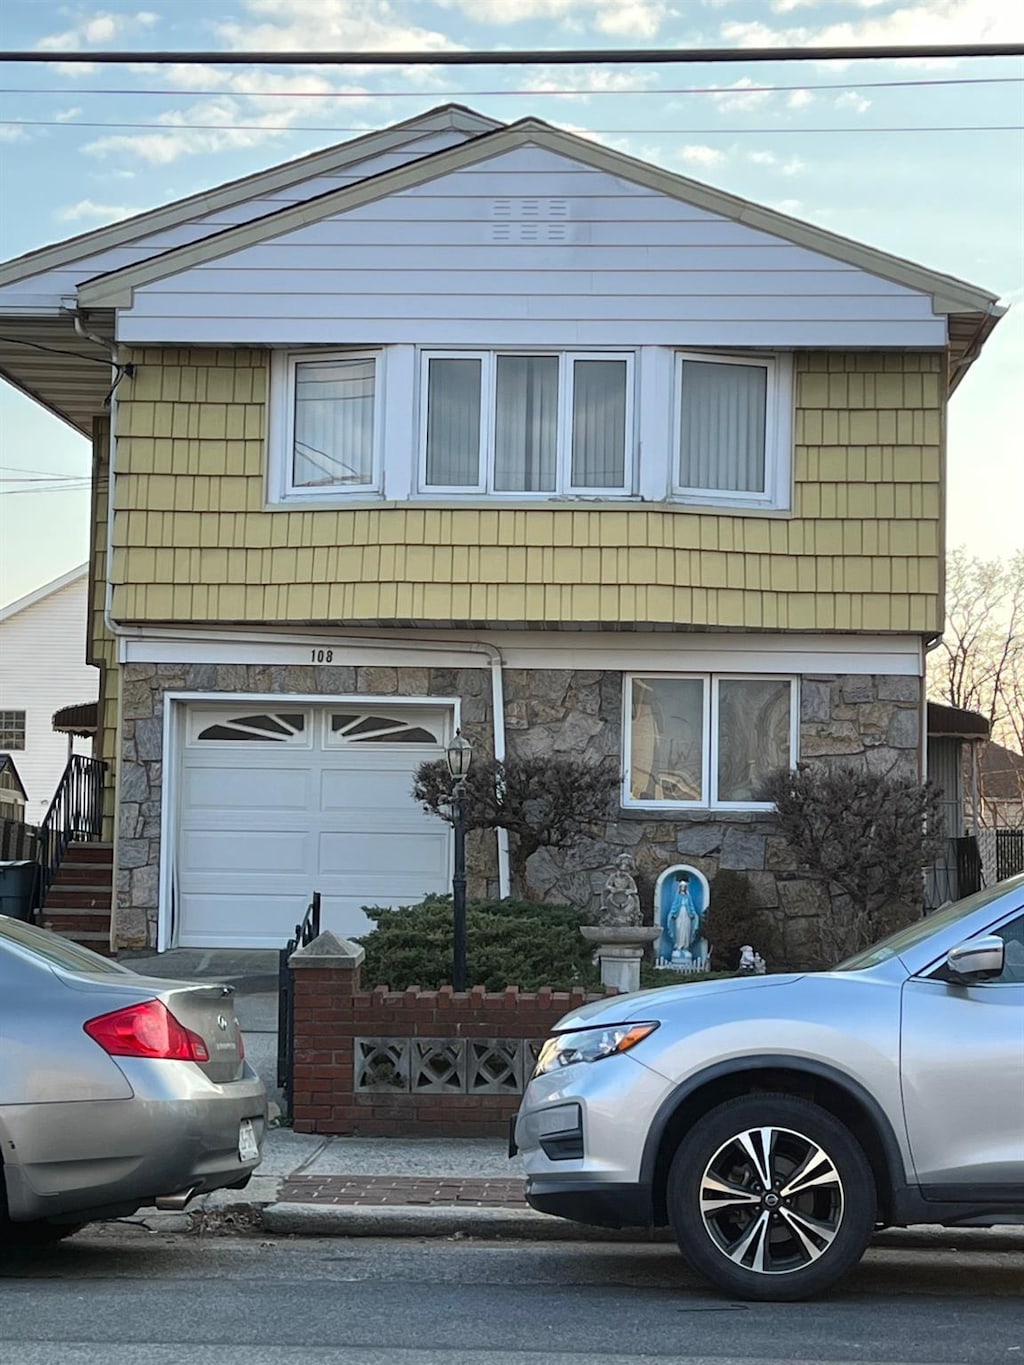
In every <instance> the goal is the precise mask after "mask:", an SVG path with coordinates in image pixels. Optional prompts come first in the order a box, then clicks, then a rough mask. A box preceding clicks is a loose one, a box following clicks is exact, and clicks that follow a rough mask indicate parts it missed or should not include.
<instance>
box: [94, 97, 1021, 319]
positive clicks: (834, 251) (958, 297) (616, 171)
mask: <svg viewBox="0 0 1024 1365" xmlns="http://www.w3.org/2000/svg"><path fill="white" fill-rule="evenodd" d="M526 144H530V145H533V146H538V147H544V148H546V149H547V150H548V151H551V152H553V153H555V154H556V155H560V156H564V157H567V158H569V159H571V160H574V161H577V162H580V163H582V164H584V165H588V166H592V167H594V168H596V169H599V170H603V171H605V172H607V173H608V174H610V175H615V176H619V177H620V178H622V179H624V180H628V181H631V182H633V183H634V184H638V185H643V186H645V187H646V188H648V189H652V190H654V191H655V192H657V193H661V194H665V195H667V196H669V197H670V198H674V199H678V200H680V201H682V202H684V203H687V204H691V205H693V206H695V207H698V208H702V209H705V210H707V211H709V212H712V213H717V214H720V215H721V216H722V217H725V218H728V219H731V220H732V221H734V222H738V223H742V224H744V225H745V226H746V227H750V228H753V229H755V230H757V231H760V232H766V233H769V234H771V235H772V236H775V237H778V238H780V239H781V240H783V241H788V242H791V243H793V244H794V245H796V246H801V247H805V248H807V249H808V250H811V251H817V252H820V253H822V254H823V255H826V256H829V257H831V258H832V259H834V260H838V261H842V262H843V263H844V264H846V265H851V266H854V267H855V268H857V269H860V270H864V271H866V272H867V273H869V274H874V275H878V276H880V277H882V278H883V279H887V280H891V281H893V282H894V283H896V284H901V285H903V286H904V287H905V288H908V289H911V290H914V291H916V292H918V293H922V294H926V295H928V296H929V297H930V298H931V300H932V307H933V310H934V312H935V313H936V315H937V316H938V315H942V314H945V313H949V312H956V313H964V312H966V313H978V312H980V313H983V314H988V315H991V316H993V317H997V316H1001V314H1002V313H1003V312H1004V311H1005V309H1002V308H1000V306H999V302H998V297H997V296H996V295H995V294H991V293H989V291H987V290H984V289H979V288H978V287H976V286H975V285H971V284H968V283H966V282H965V281H963V280H957V279H955V278H953V277H952V276H949V275H943V274H939V273H937V272H935V271H932V270H928V269H926V268H925V267H923V266H919V265H915V264H914V263H913V262H910V261H907V260H904V259H903V258H902V257H899V256H893V255H890V254H889V253H888V252H884V251H878V250H876V249H875V248H874V247H869V246H865V245H863V244H862V243H859V242H854V241H851V240H850V239H849V238H846V237H840V236H839V235H838V234H836V233H833V232H827V231H826V230H825V229H824V228H819V227H815V226H813V225H812V224H810V223H803V222H800V221H799V220H798V219H795V218H790V217H788V216H787V215H785V214H782V213H777V212H776V211H775V210H774V209H768V208H764V207H762V206H761V205H759V204H753V203H751V202H750V201H749V200H747V199H741V198H739V197H738V196H737V195H733V194H727V193H726V192H725V191H724V190H718V189H714V188H713V187H712V186H710V185H703V184H701V183H700V182H699V181H696V180H689V179H687V178H686V177H684V176H680V175H675V174H673V173H672V172H670V171H665V170H662V169H660V168H659V167H657V166H652V165H650V164H648V163H647V162H644V161H639V160H637V159H636V158H635V157H631V156H626V155H625V153H623V152H618V151H614V150H613V149H611V148H609V147H604V146H601V145H599V144H598V143H594V142H591V141H589V140H588V139H586V138H581V137H577V136H576V135H575V134H573V133H565V132H562V131H561V130H559V129H556V128H553V127H551V126H550V125H549V124H546V123H543V122H541V121H540V120H537V119H524V120H522V121H520V122H519V123H514V124H510V125H509V126H508V127H503V128H500V129H498V130H497V131H495V132H492V133H489V134H487V135H485V136H482V137H479V138H475V139H473V140H472V141H470V142H464V143H462V144H460V145H459V146H457V147H450V148H448V149H446V150H445V151H441V152H434V153H433V154H432V155H430V156H425V157H421V158H419V159H418V160H416V161H414V162H409V163H406V164H405V165H403V166H399V167H396V168H395V169H394V170H391V171H384V172H382V173H381V174H379V175H375V176H371V177H369V178H368V179H366V180H362V181H359V182H358V183H357V184H355V185H350V186H348V187H346V188H344V189H339V190H331V191H329V192H328V193H326V194H323V195H320V196H319V197H317V198H314V199H311V200H307V201H305V202H304V203H302V204H294V205H289V206H288V207H287V208H284V209H280V210H278V212H276V213H270V214H267V215H265V216H263V217H261V218H259V219H256V220H253V221H252V222H249V223H243V224H239V225H238V226H237V227H233V228H228V229H226V230H225V231H223V232H220V233H215V234H213V235H212V236H210V237H205V238H203V239H202V240H201V241H199V242H193V243H189V244H187V245H185V246H181V247H175V248H174V249H173V250H171V251H167V252H164V253H163V254H161V255H159V256H154V257H152V258H150V259H149V260H147V261H140V262H137V263H136V264H134V265H129V266H123V267H122V268H121V269H120V270H114V271H111V272H109V273H108V274H106V275H98V276H95V277H94V278H93V279H92V280H87V281H85V282H84V283H83V284H82V285H80V286H79V290H78V298H79V303H80V305H81V306H82V307H85V308H95V307H107V308H130V307H131V305H132V299H133V290H134V289H136V288H139V287H142V286H144V285H146V284H150V283H153V282H154V281H156V280H161V279H166V278H168V277H169V276H172V275H177V274H180V273H182V272H183V271H186V270H190V269H192V268H193V267H195V266H197V265H203V264H205V263H206V262H208V261H212V260H217V259H219V258H221V257H223V256H227V255H231V254H232V253H234V252H236V251H239V250H241V249H243V248H244V247H248V246H254V245H256V244H257V243H259V242H264V241H268V240H270V239H272V238H274V237H278V236H281V235H283V234H284V233H288V232H294V231H296V230H297V229H299V228H302V227H306V226H308V225H309V224H311V223H316V222H320V221H322V220H323V219H324V218H328V217H331V216H333V215H335V214H339V213H345V212H347V211H348V210H350V209H353V208H357V207H359V206H361V205H363V204H367V203H372V202H374V201H376V200H378V199H383V198H386V197H387V196H388V195H391V194H397V193H400V192H401V191H403V190H408V189H412V188H414V187H415V186H418V185H422V184H426V183H428V182H429V181H431V180H436V179H438V178H440V177H441V176H444V175H449V174H451V173H452V172H454V171H459V170H463V169H465V168H466V167H467V166H472V165H477V164H479V163H480V162H483V161H488V160H491V159H493V158H494V157H496V156H500V155H502V154H503V153H504V152H508V151H512V150H513V149H515V148H517V147H521V146H524V145H526Z"/></svg>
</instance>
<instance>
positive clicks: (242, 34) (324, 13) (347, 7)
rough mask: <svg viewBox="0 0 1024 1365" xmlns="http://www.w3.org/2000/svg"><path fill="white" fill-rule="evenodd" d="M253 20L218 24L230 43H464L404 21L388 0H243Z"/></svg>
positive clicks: (443, 46) (391, 47) (433, 46)
mask: <svg viewBox="0 0 1024 1365" xmlns="http://www.w3.org/2000/svg"><path fill="white" fill-rule="evenodd" d="M243 4H244V7H245V12H246V16H247V18H248V16H251V19H252V22H239V21H238V20H236V19H229V20H224V21H222V22H220V23H218V24H217V25H216V30H217V32H218V33H219V34H220V36H221V38H223V39H224V41H225V42H226V43H227V45H228V46H229V47H232V48H236V49H253V48H263V49H265V50H267V51H269V52H281V51H284V50H287V49H293V50H295V49H298V50H306V51H310V50H313V49H316V50H320V49H342V50H344V49H346V48H347V49H349V50H351V51H358V50H360V49H361V50H364V51H367V50H368V51H380V52H385V51H387V52H401V51H405V50H407V49H420V50H426V51H428V52H441V51H445V50H447V49H450V48H456V47H458V46H460V45H459V44H458V43H453V42H452V41H451V39H449V38H447V37H446V36H445V35H444V34H443V33H438V32H436V31H435V30H433V29H426V28H420V27H418V26H417V25H415V24H406V23H404V22H403V21H401V20H400V19H399V18H398V16H397V15H396V13H395V10H394V7H393V6H392V5H391V4H390V3H389V0H376V2H374V0H243Z"/></svg>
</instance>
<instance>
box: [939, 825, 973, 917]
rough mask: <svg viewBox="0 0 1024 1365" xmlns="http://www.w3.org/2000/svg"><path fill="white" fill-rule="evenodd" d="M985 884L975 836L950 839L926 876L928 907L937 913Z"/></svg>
mask: <svg viewBox="0 0 1024 1365" xmlns="http://www.w3.org/2000/svg"><path fill="white" fill-rule="evenodd" d="M984 884H985V878H984V874H983V870H982V863H981V853H980V851H979V849H978V841H977V839H976V838H975V837H974V835H973V834H969V835H964V836H962V837H961V838H958V839H947V840H946V841H945V847H944V849H943V851H942V853H941V854H940V856H939V858H938V859H937V861H936V862H935V864H934V866H933V867H931V868H929V869H928V872H927V874H926V877H925V886H926V890H925V905H926V907H927V909H929V910H936V909H938V907H939V906H940V905H945V904H946V902H947V901H958V900H960V899H961V898H962V897H963V896H970V895H972V894H973V893H974V892H975V891H980V890H981V888H982V887H983V886H984Z"/></svg>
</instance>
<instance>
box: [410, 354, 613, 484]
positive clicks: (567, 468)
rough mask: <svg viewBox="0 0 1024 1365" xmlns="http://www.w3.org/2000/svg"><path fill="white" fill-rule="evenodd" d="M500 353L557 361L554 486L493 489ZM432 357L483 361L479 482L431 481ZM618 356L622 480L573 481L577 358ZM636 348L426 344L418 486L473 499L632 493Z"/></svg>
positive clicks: (422, 367)
mask: <svg viewBox="0 0 1024 1365" xmlns="http://www.w3.org/2000/svg"><path fill="white" fill-rule="evenodd" d="M500 356H548V357H554V358H555V359H557V360H558V417H557V450H556V460H555V487H554V488H553V489H550V490H538V491H536V492H531V491H529V490H525V489H507V488H495V486H494V439H495V425H496V412H495V403H496V396H497V373H498V358H499V357H500ZM432 360H479V361H480V408H481V411H480V424H479V431H480V460H479V464H478V471H479V475H480V477H479V480H478V482H477V483H475V484H466V485H458V486H455V485H451V484H431V483H428V482H427V404H428V399H429V392H430V385H429V370H430V362H431V361H432ZM581 360H582V361H586V360H617V361H624V362H625V365H626V415H625V432H624V450H623V482H622V484H621V485H620V486H618V487H611V488H608V487H601V486H592V485H584V484H579V485H574V484H573V483H572V409H573V392H574V386H575V382H576V362H577V361H581ZM636 374H637V364H636V353H635V352H634V351H608V350H594V351H587V350H582V351H573V350H562V349H559V348H557V347H548V346H533V347H530V346H520V347H513V346H502V347H497V348H495V349H493V350H450V349H436V348H423V349H422V350H421V351H420V365H419V386H420V401H419V459H418V475H417V489H418V491H419V492H420V494H422V495H424V496H427V497H431V498H438V497H442V498H448V497H451V498H454V499H456V500H458V499H460V498H472V497H474V496H476V497H479V496H480V495H481V494H488V495H493V496H494V497H498V498H503V499H505V498H507V499H509V500H512V499H514V500H517V501H518V500H520V499H522V500H523V501H524V502H545V501H550V500H551V499H553V498H576V497H578V498H629V497H631V496H633V495H634V493H635V490H636V478H637V460H636V450H637V434H636Z"/></svg>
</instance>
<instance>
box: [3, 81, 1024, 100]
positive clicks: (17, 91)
mask: <svg viewBox="0 0 1024 1365" xmlns="http://www.w3.org/2000/svg"><path fill="white" fill-rule="evenodd" d="M943 85H1024V77H1021V76H939V77H934V78H929V79H926V80H925V79H922V80H901V81H813V82H811V81H805V82H803V83H801V84H799V85H740V86H728V85H724V86H723V85H678V86H671V85H669V86H665V85H659V86H657V87H652V86H649V85H633V86H622V87H620V88H618V89H616V90H587V89H580V88H572V87H567V88H566V89H563V90H547V89H538V88H534V87H531V86H526V87H523V88H520V89H516V88H509V89H505V90H500V89H499V90H461V89H460V90H451V91H449V92H447V93H449V94H451V95H457V96H459V98H460V99H461V98H463V97H465V96H471V97H472V98H474V99H477V98H479V97H481V96H485V95H487V96H494V97H498V96H503V95H504V96H511V95H528V96H531V97H538V96H543V97H547V96H548V95H559V96H565V97H570V96H572V97H575V98H576V99H579V98H580V96H582V95H585V96H587V97H588V98H591V97H593V96H604V95H719V96H723V95H726V96H727V95H737V94H739V95H767V94H781V93H787V92H793V91H798V90H893V89H911V88H915V87H921V86H943ZM0 95H60V96H61V97H62V98H64V99H67V98H68V97H69V96H71V95H74V96H75V98H76V99H77V98H78V96H79V95H160V96H165V97H166V96H176V95H180V96H183V97H186V98H189V99H206V98H210V97H212V96H215V95H241V96H244V97H245V98H246V99H260V100H271V99H296V100H297V99H338V100H366V99H387V100H406V99H434V98H437V97H438V95H439V92H438V91H437V90H232V89H230V88H229V87H225V86H221V87H220V89H217V90H182V89H180V88H178V89H149V90H139V89H133V88H131V87H130V86H128V87H123V88H118V87H107V86H75V87H73V88H71V87H69V86H66V85H65V86H31V85H29V86H3V87H0Z"/></svg>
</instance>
